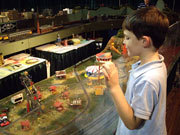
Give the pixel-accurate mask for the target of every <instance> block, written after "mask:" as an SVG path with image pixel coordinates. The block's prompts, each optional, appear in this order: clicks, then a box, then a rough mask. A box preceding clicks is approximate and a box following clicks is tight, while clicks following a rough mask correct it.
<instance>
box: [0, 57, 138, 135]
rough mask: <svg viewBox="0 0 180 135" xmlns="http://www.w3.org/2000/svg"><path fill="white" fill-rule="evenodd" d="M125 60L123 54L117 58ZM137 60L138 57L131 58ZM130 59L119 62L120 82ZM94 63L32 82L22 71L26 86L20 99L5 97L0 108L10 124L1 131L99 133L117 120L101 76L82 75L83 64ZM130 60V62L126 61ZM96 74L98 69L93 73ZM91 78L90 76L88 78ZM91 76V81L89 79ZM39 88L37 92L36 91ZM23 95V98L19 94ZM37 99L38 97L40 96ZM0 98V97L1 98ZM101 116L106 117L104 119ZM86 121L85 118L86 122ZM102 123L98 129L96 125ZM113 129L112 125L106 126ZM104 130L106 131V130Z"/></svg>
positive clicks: (31, 134)
mask: <svg viewBox="0 0 180 135" xmlns="http://www.w3.org/2000/svg"><path fill="white" fill-rule="evenodd" d="M120 59H121V60H125V59H124V57H121V58H120ZM131 60H132V61H136V60H137V59H136V58H135V59H131ZM132 61H129V62H127V63H126V66H125V63H124V62H123V61H122V62H121V63H120V64H119V67H121V68H120V70H121V71H120V74H121V83H122V85H124V83H125V82H126V80H127V76H124V75H125V74H126V75H127V67H129V66H130V65H131V64H132ZM94 64H96V58H95V57H93V58H91V59H89V60H88V61H85V62H83V63H80V64H79V65H76V66H75V67H74V68H73V67H70V68H68V69H66V77H65V78H59V77H57V76H55V75H54V76H52V77H51V78H49V79H47V80H43V81H42V82H39V83H37V84H34V83H33V82H32V80H31V79H30V78H31V77H30V75H28V73H27V72H24V73H23V74H22V76H21V82H22V84H23V85H24V86H25V90H23V91H21V92H19V93H20V94H21V93H23V101H21V102H18V103H16V104H13V103H12V101H11V100H10V99H9V98H11V97H13V98H14V97H15V96H16V95H18V94H19V93H17V94H14V96H11V97H9V98H6V99H4V101H3V103H2V104H1V105H2V106H1V107H0V111H1V112H2V111H3V110H4V108H8V111H7V112H6V114H7V117H8V120H9V122H10V123H9V124H7V125H6V126H4V127H1V130H0V134H1V133H2V134H7V135H11V134H12V135H14V134H23V135H46V134H47V135H51V134H52V135H54V134H65V135H70V134H91V133H92V134H94V135H96V134H97V135H98V134H99V133H100V132H102V130H103V129H104V128H107V126H108V124H110V123H114V122H115V123H116V122H117V113H116V111H115V108H114V106H113V101H112V99H111V96H110V93H109V92H108V90H106V86H105V82H104V79H103V78H102V79H101V80H99V77H98V76H97V77H96V79H95V77H93V79H92V78H91V77H84V74H85V73H86V71H85V68H84V67H87V66H90V65H94ZM127 64H129V65H127ZM97 72H98V71H97ZM95 74H97V73H95ZM91 79H92V80H91ZM90 80H91V84H90V83H89V81H90ZM38 91H39V93H40V94H38ZM21 99H22V98H21ZM39 99H40V100H39ZM1 102H2V101H1ZM104 117H106V118H107V117H108V118H109V119H108V120H107V119H106V120H104ZM87 121H88V122H87ZM98 125H101V129H100V130H99V131H97V130H95V129H96V128H95V127H96V126H98ZM109 128H112V129H111V131H109V132H113V131H112V130H114V127H109ZM109 132H107V133H109Z"/></svg>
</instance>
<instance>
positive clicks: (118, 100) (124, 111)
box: [110, 86, 143, 130]
mask: <svg viewBox="0 0 180 135" xmlns="http://www.w3.org/2000/svg"><path fill="white" fill-rule="evenodd" d="M110 92H111V95H112V97H113V100H114V103H115V106H116V109H117V111H118V114H119V116H120V117H121V120H122V121H123V123H124V124H125V125H126V127H127V128H128V129H131V130H133V129H137V128H138V127H139V126H140V125H141V123H142V122H143V119H140V118H137V117H136V116H134V112H133V109H132V107H131V106H130V105H129V104H128V102H127V100H126V98H125V96H124V93H123V92H122V89H121V88H120V86H114V87H112V88H111V90H110Z"/></svg>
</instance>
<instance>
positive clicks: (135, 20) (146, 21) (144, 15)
mask: <svg viewBox="0 0 180 135" xmlns="http://www.w3.org/2000/svg"><path fill="white" fill-rule="evenodd" d="M168 26H169V21H168V18H167V16H166V15H164V14H163V13H161V12H160V11H159V10H158V9H157V8H156V7H152V6H151V7H146V8H142V9H140V10H136V12H134V13H133V14H131V15H129V16H128V17H126V19H125V20H124V22H123V24H122V27H123V29H127V30H129V31H131V32H133V33H134V34H135V36H136V37H137V39H140V38H142V36H149V37H150V38H151V39H152V42H153V45H154V47H155V48H156V49H159V48H160V46H161V45H162V44H163V42H164V40H165V36H166V32H167V31H168Z"/></svg>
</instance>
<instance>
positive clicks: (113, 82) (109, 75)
mask: <svg viewBox="0 0 180 135" xmlns="http://www.w3.org/2000/svg"><path fill="white" fill-rule="evenodd" d="M102 67H103V69H102V71H103V73H104V76H105V79H106V82H107V85H108V86H109V87H110V88H113V87H116V86H118V85H119V80H118V78H119V77H118V70H117V67H116V66H115V64H114V63H113V62H106V63H105V64H103V65H102Z"/></svg>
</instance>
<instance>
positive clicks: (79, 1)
mask: <svg viewBox="0 0 180 135" xmlns="http://www.w3.org/2000/svg"><path fill="white" fill-rule="evenodd" d="M140 2H143V0H0V11H7V10H11V9H13V8H15V9H17V10H18V11H23V10H25V11H30V10H31V8H34V9H35V11H36V9H37V7H38V10H39V12H41V11H42V10H43V9H45V8H48V9H52V10H53V12H54V13H57V12H58V10H62V9H63V8H74V7H77V6H80V7H81V8H85V7H87V8H88V9H97V8H99V7H100V5H101V4H103V5H104V6H107V7H111V8H119V4H120V5H129V6H130V7H131V8H133V9H136V7H137V5H138V3H140ZM151 2H152V4H155V3H156V2H157V0H151ZM164 2H165V4H167V6H168V7H169V8H170V9H172V10H174V11H176V12H179V11H180V8H179V7H180V6H179V5H180V1H179V0H164ZM174 2H175V4H174V6H173V3H174ZM173 7H174V8H173Z"/></svg>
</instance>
